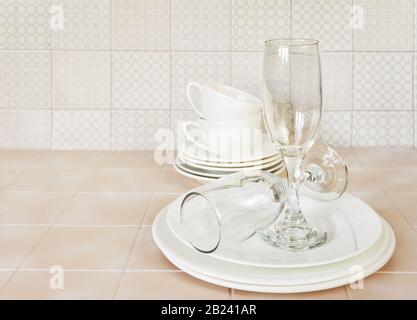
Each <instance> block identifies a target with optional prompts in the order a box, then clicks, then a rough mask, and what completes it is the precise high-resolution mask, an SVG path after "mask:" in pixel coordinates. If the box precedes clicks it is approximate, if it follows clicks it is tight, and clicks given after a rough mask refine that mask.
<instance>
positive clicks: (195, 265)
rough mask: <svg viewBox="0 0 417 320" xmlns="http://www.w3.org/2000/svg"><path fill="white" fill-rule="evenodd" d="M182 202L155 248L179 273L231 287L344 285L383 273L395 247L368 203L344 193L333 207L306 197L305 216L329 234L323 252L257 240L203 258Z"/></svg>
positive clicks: (159, 224)
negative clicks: (188, 230)
mask: <svg viewBox="0 0 417 320" xmlns="http://www.w3.org/2000/svg"><path fill="white" fill-rule="evenodd" d="M197 189H198V188H197ZM181 197H182V196H181ZM181 197H180V198H178V199H177V200H176V201H174V202H173V203H172V204H171V205H169V206H168V207H166V208H164V209H163V210H162V211H161V212H160V213H159V215H158V217H157V218H156V220H155V222H154V225H153V237H154V240H155V242H156V244H157V245H158V246H159V248H160V249H161V251H162V252H163V253H164V254H165V256H166V257H167V258H168V259H169V260H170V261H171V262H172V263H173V264H175V265H176V266H177V267H178V268H180V269H182V270H184V271H185V272H187V273H189V274H190V275H192V276H194V277H196V278H199V279H201V280H204V281H207V282H210V283H213V284H217V285H221V286H225V287H229V288H235V289H240V290H247V291H257V292H275V293H292V292H308V291H316V290H324V289H329V288H333V287H337V286H342V285H346V284H349V283H353V282H355V281H358V280H360V279H361V278H363V277H366V276H368V275H370V274H372V273H374V272H376V271H377V270H379V269H380V268H381V267H382V266H383V265H384V264H385V263H386V262H387V261H388V260H389V259H390V257H391V255H392V254H393V251H394V248H395V237H394V233H393V231H392V229H391V227H390V226H389V225H388V224H387V223H386V222H385V221H384V220H383V219H382V218H380V217H379V215H378V214H376V213H375V211H374V210H373V209H371V208H370V207H369V206H367V205H366V204H365V203H364V202H362V201H360V200H359V199H357V198H354V197H352V196H350V195H347V194H345V195H344V196H342V197H341V198H339V199H337V200H336V201H333V202H321V201H318V200H315V199H312V198H310V197H308V196H302V198H301V203H302V206H303V210H304V212H305V214H306V217H307V218H308V219H310V220H312V221H314V222H315V223H320V224H321V225H322V226H323V228H325V229H326V230H327V232H328V236H329V240H328V242H327V243H326V244H324V245H323V246H321V247H319V248H315V249H312V250H306V251H301V252H288V251H286V250H282V249H279V248H275V247H272V246H269V245H268V244H266V243H265V242H264V241H263V240H262V239H261V238H260V237H258V236H254V237H252V238H250V239H249V240H246V241H245V242H243V243H240V244H239V245H236V247H232V248H228V249H227V250H226V249H223V250H218V251H215V252H214V253H212V254H204V253H200V252H198V251H196V250H195V249H193V248H192V247H191V246H190V245H189V244H188V243H187V241H186V239H185V237H184V234H183V232H182V229H181V223H180V220H179V203H180V200H181Z"/></svg>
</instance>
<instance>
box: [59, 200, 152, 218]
mask: <svg viewBox="0 0 417 320" xmlns="http://www.w3.org/2000/svg"><path fill="white" fill-rule="evenodd" d="M150 199H151V196H150V195H129V194H96V193H85V194H83V193H80V194H78V195H77V196H76V197H75V198H74V200H73V201H72V202H71V203H70V204H69V205H68V207H67V208H66V210H65V212H64V214H63V215H62V216H61V217H60V218H59V220H58V221H57V224H60V225H62V224H64V225H65V224H68V225H140V224H141V222H142V220H143V218H144V216H145V213H146V210H147V208H148V205H149V202H150Z"/></svg>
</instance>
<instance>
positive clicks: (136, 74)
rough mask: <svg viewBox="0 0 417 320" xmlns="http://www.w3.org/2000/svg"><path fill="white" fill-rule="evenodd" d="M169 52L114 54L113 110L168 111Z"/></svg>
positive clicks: (169, 93) (169, 89)
mask: <svg viewBox="0 0 417 320" xmlns="http://www.w3.org/2000/svg"><path fill="white" fill-rule="evenodd" d="M170 72H171V70H170V55H169V53H157V52H151V53H149V52H114V53H113V107H114V108H132V109H148V110H149V109H169V105H170V96H171V84H170V81H171V77H170Z"/></svg>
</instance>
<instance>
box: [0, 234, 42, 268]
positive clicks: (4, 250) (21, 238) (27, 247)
mask: <svg viewBox="0 0 417 320" xmlns="http://www.w3.org/2000/svg"><path fill="white" fill-rule="evenodd" d="M45 231H46V228H44V227H6V226H0V268H17V267H18V266H19V265H20V264H21V263H22V262H23V261H24V260H25V258H26V256H27V255H28V254H29V253H30V251H31V249H32V248H33V247H34V246H35V244H36V243H37V242H38V241H39V240H40V238H41V237H42V235H43V234H44V233H45Z"/></svg>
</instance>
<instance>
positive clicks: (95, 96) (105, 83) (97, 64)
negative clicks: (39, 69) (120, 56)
mask: <svg viewBox="0 0 417 320" xmlns="http://www.w3.org/2000/svg"><path fill="white" fill-rule="evenodd" d="M52 79H53V107H54V108H71V109H75V108H89V109H91V108H109V107H110V53H108V52H87V51H85V52H80V51H59V52H54V54H53V75H52Z"/></svg>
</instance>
